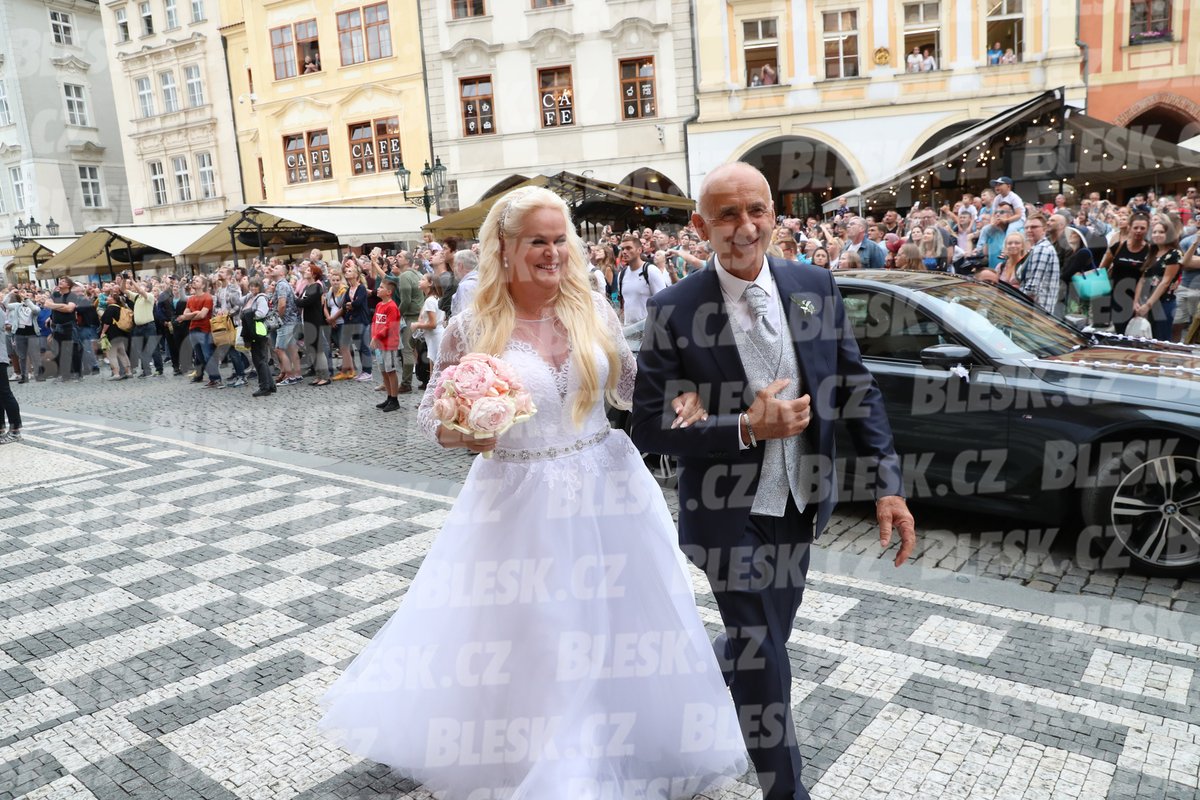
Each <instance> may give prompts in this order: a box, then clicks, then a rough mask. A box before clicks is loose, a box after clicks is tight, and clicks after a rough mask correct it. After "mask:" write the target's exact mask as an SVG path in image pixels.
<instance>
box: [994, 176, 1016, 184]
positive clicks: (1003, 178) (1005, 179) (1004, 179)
mask: <svg viewBox="0 0 1200 800" xmlns="http://www.w3.org/2000/svg"><path fill="white" fill-rule="evenodd" d="M998 183H1007V184H1008V185H1009V186H1012V185H1013V181H1012V178H1010V177H1008V176H1007V175H1004V176H1001V177H999V178H996V180H994V181H992V186H995V185H996V184H998Z"/></svg>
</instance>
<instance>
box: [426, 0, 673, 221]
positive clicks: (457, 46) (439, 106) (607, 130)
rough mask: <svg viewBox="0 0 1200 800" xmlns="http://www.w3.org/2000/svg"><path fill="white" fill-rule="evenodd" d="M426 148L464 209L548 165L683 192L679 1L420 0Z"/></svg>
mask: <svg viewBox="0 0 1200 800" xmlns="http://www.w3.org/2000/svg"><path fill="white" fill-rule="evenodd" d="M420 5H421V21H422V26H423V29H422V38H423V40H424V47H425V60H426V68H427V71H428V80H429V97H430V119H431V125H432V130H433V141H434V149H435V151H436V152H437V153H438V155H439V156H440V157H441V159H442V161H443V162H444V163H445V164H447V166H448V167H449V171H450V177H451V178H452V180H454V181H456V182H457V200H458V204H459V205H461V206H467V205H470V204H472V203H475V202H477V201H478V200H479V199H480V198H481V197H483V196H484V195H486V194H489V193H491V192H493V191H495V190H497V189H498V188H499V187H503V186H505V185H506V184H507V183H510V182H512V181H513V180H516V178H515V177H514V176H518V175H519V176H524V177H532V176H534V175H538V174H551V173H556V172H559V171H564V170H565V171H569V172H575V173H582V174H585V175H587V176H589V177H595V178H599V179H602V180H607V181H611V182H614V183H628V184H631V185H636V186H640V187H641V188H646V189H651V190H654V191H667V192H672V191H673V192H679V193H686V192H687V191H688V181H687V155H686V139H685V135H684V126H685V123H686V121H687V120H688V119H689V118H690V117H692V115H693V114H694V112H695V84H694V78H693V76H694V69H693V59H692V52H693V48H692V42H693V39H692V23H691V21H692V13H691V3H690V2H689V0H609V2H604V0H421V4H420Z"/></svg>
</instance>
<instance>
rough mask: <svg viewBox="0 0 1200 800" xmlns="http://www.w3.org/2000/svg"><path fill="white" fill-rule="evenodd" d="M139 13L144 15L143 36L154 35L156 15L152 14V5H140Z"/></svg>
mask: <svg viewBox="0 0 1200 800" xmlns="http://www.w3.org/2000/svg"><path fill="white" fill-rule="evenodd" d="M138 13H140V14H141V15H142V36H150V35H151V34H153V33H154V15H153V14H152V13H151V12H150V4H149V3H141V4H139V5H138Z"/></svg>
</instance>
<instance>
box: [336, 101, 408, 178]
mask: <svg viewBox="0 0 1200 800" xmlns="http://www.w3.org/2000/svg"><path fill="white" fill-rule="evenodd" d="M381 125H382V126H384V130H383V132H382V134H383V135H382V136H381V135H380V126H381ZM389 125H390V127H389ZM364 126H365V127H366V129H367V132H368V134H369V136H370V138H369V140H367V139H363V138H362V137H359V138H355V132H356V131H357V130H360V129H362V128H363V127H364ZM346 139H347V142H348V144H349V153H350V177H352V178H357V177H359V176H362V175H383V174H386V173H389V172H392V171H393V170H395V169H397V168H399V165H400V164H401V163H403V161H404V142H403V141H402V140H401V137H400V116H399V115H398V114H392V115H391V116H387V117H378V118H376V119H371V120H363V121H362V122H351V123H349V124H347V125H346ZM368 142H369V144H370V145H371V146H372V152H371V153H370V154H369V155H368V154H366V153H363V154H361V155H355V154H354V148H355V146H356V145H357V144H364V143H368ZM380 142H382V143H383V145H384V146H383V147H381V146H380ZM393 144H395V148H393V147H392V145H393ZM385 149H386V150H387V152H386V153H385V152H383V151H384V150H385ZM368 162H369V163H370V164H371V168H370V169H367V167H366V165H367V164H368ZM384 162H387V163H384ZM359 164H362V165H363V168H362V169H361V170H358V169H356V167H357V166H358V165H359Z"/></svg>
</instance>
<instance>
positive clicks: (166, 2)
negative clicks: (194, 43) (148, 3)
mask: <svg viewBox="0 0 1200 800" xmlns="http://www.w3.org/2000/svg"><path fill="white" fill-rule="evenodd" d="M177 2H178V0H163V11H164V12H166V17H167V30H173V29H175V28H178V27H179V9H178V8H176V4H177Z"/></svg>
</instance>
